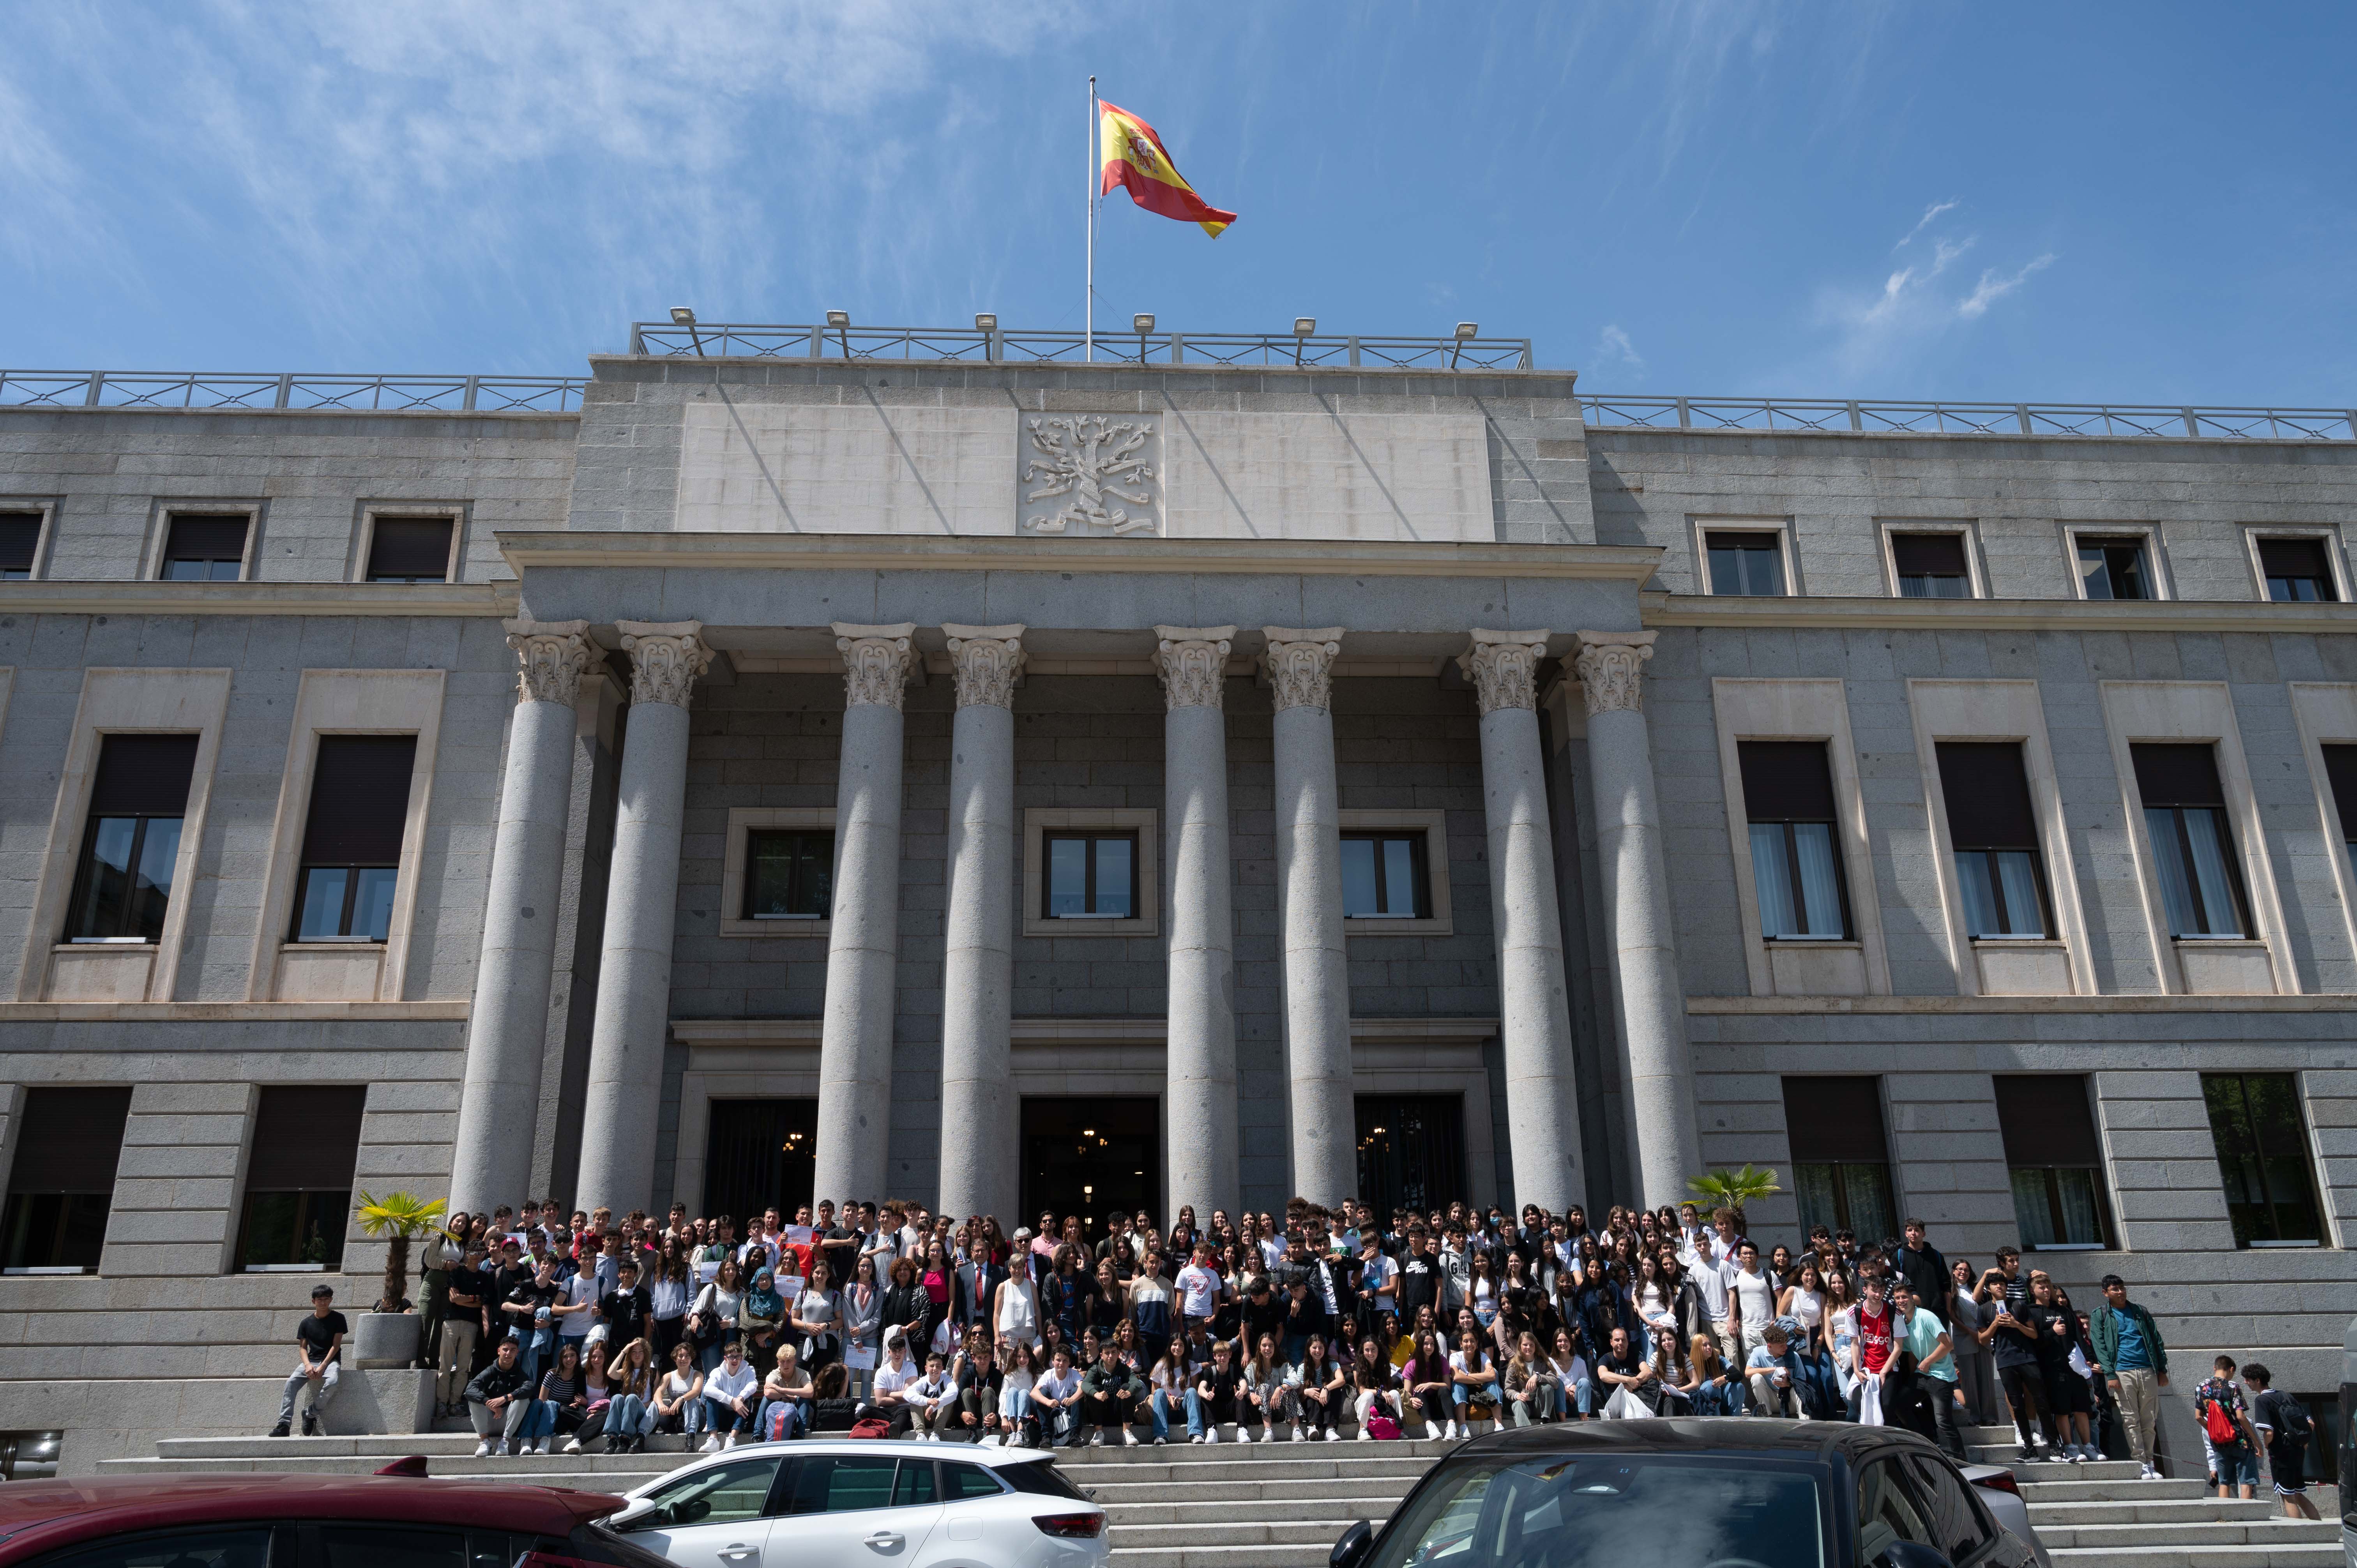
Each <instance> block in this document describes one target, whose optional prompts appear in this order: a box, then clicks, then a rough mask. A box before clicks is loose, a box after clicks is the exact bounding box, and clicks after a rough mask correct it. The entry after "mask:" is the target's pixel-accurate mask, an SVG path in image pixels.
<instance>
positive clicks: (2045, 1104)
mask: <svg viewBox="0 0 2357 1568" xmlns="http://www.w3.org/2000/svg"><path fill="white" fill-rule="evenodd" d="M1992 1081H1993V1083H1994V1084H1995V1086H1996V1124H1997V1132H1998V1133H1999V1135H2000V1136H2002V1137H2003V1139H2004V1141H2005V1163H2006V1166H2007V1169H2008V1170H2009V1171H2010V1172H2011V1174H2012V1181H2013V1219H2014V1224H2015V1225H2016V1226H2017V1227H2018V1229H2019V1230H2020V1231H2021V1244H2022V1245H2023V1246H2025V1247H2029V1248H2032V1249H2039V1248H2043V1249H2045V1250H2047V1251H2071V1250H2073V1249H2077V1250H2082V1251H2092V1250H2095V1249H2100V1248H2106V1247H2112V1246H2115V1245H2117V1243H2116V1242H2115V1240H2113V1235H2112V1215H2111V1205H2110V1203H2109V1201H2108V1198H2107V1194H2106V1192H2105V1189H2104V1151H2103V1144H2101V1142H2099V1141H2098V1139H2097V1138H2096V1135H2095V1116H2094V1110H2093V1106H2092V1104H2091V1103H2090V1101H2089V1100H2088V1084H2087V1079H2085V1078H2083V1077H2082V1076H2080V1075H2078V1074H2076V1073H1999V1074H1997V1075H1996V1077H1995V1079H1992Z"/></svg>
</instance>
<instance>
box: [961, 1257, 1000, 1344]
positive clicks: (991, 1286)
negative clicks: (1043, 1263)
mask: <svg viewBox="0 0 2357 1568" xmlns="http://www.w3.org/2000/svg"><path fill="white" fill-rule="evenodd" d="M1004 1283H1006V1268H1005V1266H1004V1265H1002V1264H999V1263H995V1262H991V1261H990V1260H989V1259H987V1258H975V1259H974V1260H973V1261H971V1262H964V1263H961V1264H959V1265H958V1272H957V1289H956V1292H955V1294H954V1296H953V1299H952V1302H951V1310H952V1312H953V1313H955V1315H956V1317H957V1322H958V1325H959V1326H961V1327H964V1328H972V1327H975V1326H980V1327H983V1328H985V1329H988V1328H990V1327H991V1326H992V1325H991V1321H990V1304H991V1303H992V1302H994V1301H996V1299H997V1298H998V1287H999V1286H1000V1285H1002V1284H1004Z"/></svg>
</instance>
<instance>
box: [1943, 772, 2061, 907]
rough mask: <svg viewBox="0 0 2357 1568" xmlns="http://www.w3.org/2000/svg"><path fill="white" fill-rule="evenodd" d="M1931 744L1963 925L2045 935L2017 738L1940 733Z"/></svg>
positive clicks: (2042, 883)
mask: <svg viewBox="0 0 2357 1568" xmlns="http://www.w3.org/2000/svg"><path fill="white" fill-rule="evenodd" d="M1936 750H1937V751H1938V754H1939V759H1940V792H1941V794H1942V795H1943V797H1944V798H1945V800H1946V802H1947V808H1948V843H1949V847H1950V848H1951V849H1953V851H1954V852H1955V856H1956V881H1957V884H1958V886H1960V887H1961V889H1962V890H1963V893H1964V929H1966V930H1967V931H1968V932H1970V933H1971V935H1972V936H1974V937H1975V938H1976V939H1983V940H1987V939H2002V938H2007V937H2015V938H2026V937H2043V936H2045V935H2046V934H2047V933H2048V932H2049V931H2050V930H2051V929H2053V927H2052V923H2051V922H2050V920H2049V919H2048V918H2047V908H2048V904H2047V897H2046V875H2045V867H2044V865H2043V864H2042V863H2041V860H2040V855H2039V853H2038V819H2037V814H2036V812H2035V811H2032V810H2031V807H2030V803H2029V775H2028V773H2027V772H2025V771H2024V770H2023V768H2022V762H2021V743H2020V742H2019V741H2012V740H2007V741H1950V740H1943V741H1941V742H1939V743H1938V746H1937V747H1936Z"/></svg>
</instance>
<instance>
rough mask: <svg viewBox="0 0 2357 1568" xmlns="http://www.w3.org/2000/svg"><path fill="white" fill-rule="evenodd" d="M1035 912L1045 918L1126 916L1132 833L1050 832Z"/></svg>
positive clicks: (1133, 863)
mask: <svg viewBox="0 0 2357 1568" xmlns="http://www.w3.org/2000/svg"><path fill="white" fill-rule="evenodd" d="M1043 847H1044V850H1045V853H1046V855H1047V868H1046V875H1044V876H1042V877H1041V878H1040V886H1041V891H1042V893H1043V895H1044V902H1043V903H1042V905H1041V908H1040V913H1041V914H1042V915H1044V916H1046V917H1047V918H1049V919H1051V920H1126V919H1131V918H1135V913H1136V905H1137V894H1136V890H1137V835H1136V834H1135V833H1070V832H1050V833H1048V834H1046V835H1045V836H1044V840H1043Z"/></svg>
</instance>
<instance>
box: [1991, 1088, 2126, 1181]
mask: <svg viewBox="0 0 2357 1568" xmlns="http://www.w3.org/2000/svg"><path fill="white" fill-rule="evenodd" d="M1992 1081H1993V1082H1994V1083H1995V1084H1996V1124H1997V1130H1998V1132H1999V1133H2001V1134H2002V1135H2003V1137H2004V1139H2005V1163H2006V1164H2007V1165H2102V1164H2103V1163H2104V1146H2103V1144H2102V1143H2101V1142H2100V1141H2099V1140H2098V1139H2097V1138H2096V1136H2095V1116H2094V1112H2093V1110H2092V1109H2090V1107H2089V1106H2088V1104H2087V1080H2086V1079H2083V1078H2082V1077H2080V1076H2079V1075H2078V1074H2076V1073H2048V1072H2037V1073H2030V1072H2023V1073H1999V1074H1997V1075H1996V1078H1995V1079H1993V1080H1992Z"/></svg>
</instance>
